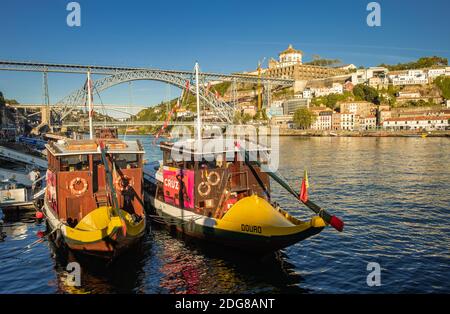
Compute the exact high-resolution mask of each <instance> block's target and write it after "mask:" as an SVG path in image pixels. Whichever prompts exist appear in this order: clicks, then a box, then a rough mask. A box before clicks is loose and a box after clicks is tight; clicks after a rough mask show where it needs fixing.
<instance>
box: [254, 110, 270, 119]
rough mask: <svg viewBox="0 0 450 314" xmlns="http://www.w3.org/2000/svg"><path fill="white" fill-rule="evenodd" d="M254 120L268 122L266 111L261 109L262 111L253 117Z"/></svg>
mask: <svg viewBox="0 0 450 314" xmlns="http://www.w3.org/2000/svg"><path fill="white" fill-rule="evenodd" d="M253 120H267V114H266V110H264V109H261V110H258V111H256V114H255V116H254V117H253Z"/></svg>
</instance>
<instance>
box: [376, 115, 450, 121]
mask: <svg viewBox="0 0 450 314" xmlns="http://www.w3.org/2000/svg"><path fill="white" fill-rule="evenodd" d="M447 119H450V116H418V117H403V118H389V119H386V120H384V121H427V120H447Z"/></svg>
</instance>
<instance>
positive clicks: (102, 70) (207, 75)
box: [0, 60, 294, 86]
mask: <svg viewBox="0 0 450 314" xmlns="http://www.w3.org/2000/svg"><path fill="white" fill-rule="evenodd" d="M88 70H90V71H91V73H92V74H98V75H112V74H117V73H120V72H129V71H143V70H148V71H158V72H165V73H172V74H175V75H178V76H183V77H184V78H185V79H188V78H190V77H191V76H192V71H177V70H163V69H154V68H142V67H119V66H98V65H81V64H64V63H43V62H29V61H8V60H0V71H24V72H57V73H75V74H86V72H87V71H88ZM199 76H200V81H202V82H211V81H234V80H235V81H236V82H238V83H252V84H257V83H258V82H260V83H261V84H267V83H269V84H272V85H274V86H277V85H278V86H292V85H293V84H294V80H292V79H283V78H268V77H261V78H258V76H256V75H251V74H222V73H212V72H200V73H199Z"/></svg>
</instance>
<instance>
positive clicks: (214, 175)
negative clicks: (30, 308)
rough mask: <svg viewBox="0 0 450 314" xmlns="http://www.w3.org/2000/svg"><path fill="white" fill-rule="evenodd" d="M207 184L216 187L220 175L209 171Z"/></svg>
mask: <svg viewBox="0 0 450 314" xmlns="http://www.w3.org/2000/svg"><path fill="white" fill-rule="evenodd" d="M211 178H215V179H214V180H212V179H211ZM208 183H209V184H210V185H212V186H216V185H217V184H219V183H220V174H219V173H218V172H217V171H211V172H210V173H209V174H208Z"/></svg>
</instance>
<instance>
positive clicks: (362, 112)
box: [338, 101, 376, 117]
mask: <svg viewBox="0 0 450 314" xmlns="http://www.w3.org/2000/svg"><path fill="white" fill-rule="evenodd" d="M338 105H339V108H340V111H341V113H353V114H357V115H359V116H361V117H367V116H372V115H375V114H376V106H375V105H374V104H372V103H371V102H368V101H346V102H339V103H338Z"/></svg>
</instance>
